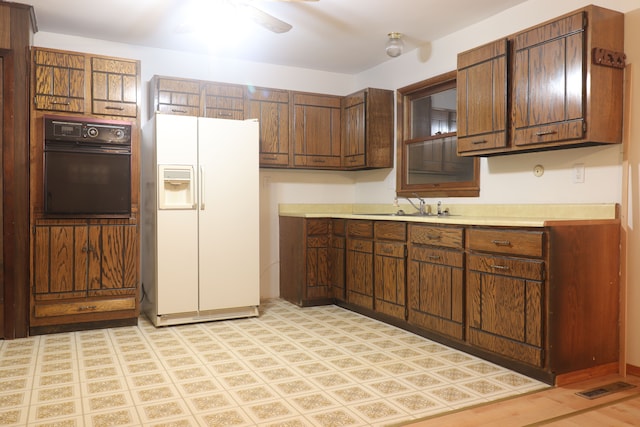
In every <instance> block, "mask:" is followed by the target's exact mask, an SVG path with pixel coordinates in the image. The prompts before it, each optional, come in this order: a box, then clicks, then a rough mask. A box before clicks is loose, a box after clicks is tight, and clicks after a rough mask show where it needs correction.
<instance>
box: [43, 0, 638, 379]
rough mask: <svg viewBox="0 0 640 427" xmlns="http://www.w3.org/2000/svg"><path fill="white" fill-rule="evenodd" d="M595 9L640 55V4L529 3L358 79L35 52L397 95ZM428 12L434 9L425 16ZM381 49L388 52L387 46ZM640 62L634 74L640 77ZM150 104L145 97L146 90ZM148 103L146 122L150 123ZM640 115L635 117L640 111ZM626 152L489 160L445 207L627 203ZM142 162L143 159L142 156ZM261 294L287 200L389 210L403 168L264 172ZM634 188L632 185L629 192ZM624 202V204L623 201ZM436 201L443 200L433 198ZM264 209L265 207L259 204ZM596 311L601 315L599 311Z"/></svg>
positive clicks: (185, 73)
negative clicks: (619, 16)
mask: <svg viewBox="0 0 640 427" xmlns="http://www.w3.org/2000/svg"><path fill="white" fill-rule="evenodd" d="M591 3H595V4H598V5H600V6H603V7H608V8H611V9H615V10H619V11H621V12H630V11H634V12H633V14H628V16H627V23H626V40H627V44H626V47H625V51H626V53H627V57H628V58H627V62H628V63H630V64H632V63H633V61H634V60H635V61H636V62H637V61H638V60H639V58H640V46H639V45H638V44H637V43H631V42H630V41H631V40H640V34H639V33H638V28H640V13H638V10H637V9H638V0H609V1H595V2H594V1H590V0H562V1H557V0H528V1H527V2H525V3H523V4H520V5H518V6H515V7H513V8H512V9H509V10H507V11H506V12H503V13H501V14H499V15H497V16H495V17H493V18H490V19H487V20H485V21H483V22H480V23H478V24H476V25H473V26H471V27H468V28H466V29H464V30H462V31H459V32H457V33H455V34H452V35H450V36H448V37H445V38H443V39H440V40H435V41H432V42H431V43H429V44H427V45H425V46H423V47H421V48H419V49H416V50H414V51H412V52H407V53H405V54H403V55H402V56H400V57H398V58H395V59H393V60H389V61H387V62H385V63H384V64H382V65H380V66H378V67H375V68H373V69H371V70H368V71H366V72H363V73H361V74H359V75H355V76H351V75H344V74H334V73H326V72H320V71H313V70H308V69H297V68H290V67H279V66H274V65H268V64H256V63H249V62H243V61H225V60H217V59H212V58H209V57H206V56H200V55H192V54H186V53H182V52H174V51H166V50H159V49H148V48H142V47H139V46H128V45H122V44H118V43H110V42H104V41H99V40H92V39H84V38H79V37H72V36H63V35H58V34H52V33H37V34H36V36H35V39H34V44H35V45H36V46H43V47H51V48H58V49H66V50H75V51H80V52H93V53H97V54H105V55H113V56H120V57H125V58H136V59H140V60H141V61H142V79H143V82H146V81H148V80H149V78H150V77H151V76H152V75H154V74H160V75H168V76H176V77H188V78H198V79H203V80H212V81H221V82H229V83H240V84H253V85H260V86H268V87H277V88H283V89H291V90H303V91H312V92H321V93H333V94H339V95H344V94H348V93H351V92H353V91H355V90H358V89H361V88H364V87H368V86H369V87H380V88H386V89H394V90H395V89H397V88H400V87H403V86H406V85H409V84H411V83H415V82H417V81H420V80H424V79H427V78H429V77H433V76H435V75H438V74H441V73H444V72H447V71H451V70H453V69H455V66H456V55H457V53H458V52H461V51H464V50H467V49H470V48H473V47H475V46H479V45H481V44H483V43H486V42H489V41H492V40H495V39H497V38H500V37H504V36H506V35H509V34H512V33H515V32H517V31H520V30H522V29H525V28H527V27H530V26H533V25H536V24H539V23H540V22H543V21H546V20H549V19H552V18H554V17H556V16H558V15H561V14H564V13H567V12H570V11H572V10H575V9H578V8H580V7H583V6H585V5H588V4H591ZM412 13H425V14H428V13H429V10H428V3H427V2H425V10H424V11H413V12H412ZM381 48H382V47H381ZM639 69H640V65H638V64H636V67H635V69H634V74H633V75H634V76H635V79H636V81H637V80H638V78H639V77H638V74H639V73H640V71H639ZM638 87H640V85H636V87H635V88H633V93H632V101H631V102H630V103H629V104H630V105H631V106H632V107H633V108H635V111H640V89H638ZM143 90H144V92H143V100H146V99H147V91H146V85H145V87H144V88H143ZM146 108H147V105H146V103H143V120H144V118H146V116H147V114H146ZM635 115H636V116H637V113H636V114H635ZM639 127H640V124H639V123H637V122H635V123H630V125H629V129H628V131H627V132H626V135H627V136H628V138H627V139H628V141H627V144H628V146H629V147H630V148H629V151H628V153H625V154H624V155H625V156H626V157H628V159H626V160H625V161H624V164H625V171H626V170H628V171H629V174H630V179H629V182H630V185H629V197H630V203H629V210H628V212H623V214H624V215H625V217H624V218H623V220H625V221H626V223H627V224H628V230H627V234H628V240H629V242H628V244H627V246H628V249H629V257H628V259H629V263H628V270H629V271H628V274H629V278H628V287H629V290H628V301H629V306H631V307H636V309H633V308H632V309H630V310H629V319H628V321H627V324H628V332H627V345H628V351H627V355H626V356H627V359H628V362H629V363H631V364H633V365H635V366H640V311H639V310H637V307H640V265H638V263H637V262H634V260H637V259H638V258H639V256H640V207H639V206H640V202H639V201H638V197H639V196H638V194H640V193H639V192H638V188H640V178H639V176H640V173H639V171H638V169H639V167H638V165H639V163H640V129H639ZM622 148H623V146H619V145H618V146H610V147H591V148H579V149H571V150H561V151H553V152H546V153H531V154H517V155H512V156H505V157H494V158H490V159H482V162H481V178H480V179H481V192H480V197H479V198H474V199H467V198H461V199H450V200H446V201H444V202H445V203H598V202H616V203H621V202H623V201H624V200H626V196H627V194H626V193H625V194H624V195H623V186H622V176H623V152H622ZM143 161H144V159H143ZM576 163H582V164H584V166H585V182H584V183H581V184H575V183H573V179H572V169H573V165H574V164H576ZM537 164H541V165H543V166H544V168H545V174H544V175H543V176H542V177H540V178H536V177H534V176H533V173H532V169H533V166H534V165H537ZM260 176H261V198H260V206H259V209H260V212H261V232H260V239H261V267H262V280H261V295H262V297H265V298H266V297H275V296H277V295H278V292H279V291H278V283H279V273H278V268H279V264H278V263H279V257H278V215H277V207H278V204H279V203H391V202H392V200H393V197H394V196H395V191H394V189H395V169H385V170H375V171H360V172H342V173H336V172H310V171H286V170H276V169H262V170H261V173H260ZM625 188H626V186H625ZM623 196H624V197H623ZM430 202H431V203H433V202H435V200H433V201H430ZM256 208H258V207H256ZM596 309H597V308H596Z"/></svg>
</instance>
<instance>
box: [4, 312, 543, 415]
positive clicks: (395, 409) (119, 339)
mask: <svg viewBox="0 0 640 427" xmlns="http://www.w3.org/2000/svg"><path fill="white" fill-rule="evenodd" d="M260 311H261V315H260V317H257V318H250V319H237V320H228V321H218V322H208V323H199V324H191V325H184V326H173V327H164V328H157V329H156V328H155V327H154V326H153V325H152V324H151V323H150V322H149V321H148V320H147V319H145V318H143V317H141V318H140V321H139V324H138V326H132V327H124V328H113V329H100V330H93V331H84V332H73V333H63V334H53V335H42V336H34V337H29V338H24V339H17V340H11V341H0V425H1V426H5V425H19V426H52V427H53V426H56V427H66V426H78V427H80V426H176V427H180V426H216V427H218V426H282V427H284V426H292V427H293V426H305V427H306V426H327V427H328V426H384V425H393V424H397V423H403V422H406V421H409V420H412V419H416V418H421V417H425V416H428V415H433V414H437V413H441V412H444V411H449V410H451V409H458V408H462V407H465V406H469V405H475V404H478V403H482V402H486V401H491V400H494V399H500V398H504V397H507V396H512V395H516V394H520V393H524V392H529V391H532V390H536V389H542V388H545V387H547V385H545V384H543V383H541V382H538V381H536V380H533V379H530V378H527V377H525V376H523V375H520V374H518V373H515V372H512V371H510V370H507V369H505V368H502V367H499V366H496V365H494V364H491V363H489V362H486V361H483V360H481V359H478V358H476V357H473V356H470V355H468V354H465V353H462V352H460V351H457V350H453V349H451V348H448V347H445V346H443V345H441V344H438V343H435V342H432V341H429V340H427V339H425V338H422V337H419V336H416V335H414V334H411V333H409V332H406V331H403V330H401V329H398V328H395V327H393V326H389V325H386V324H384V323H381V322H378V321H376V320H373V319H370V318H367V317H364V316H361V315H359V314H356V313H353V312H350V311H348V310H345V309H342V308H340V307H336V306H324V307H312V308H303V309H301V308H299V307H297V306H295V305H292V304H289V303H287V302H285V301H282V300H269V301H264V302H263V304H262V306H261V310H260Z"/></svg>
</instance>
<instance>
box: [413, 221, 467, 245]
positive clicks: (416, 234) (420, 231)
mask: <svg viewBox="0 0 640 427" xmlns="http://www.w3.org/2000/svg"><path fill="white" fill-rule="evenodd" d="M462 232H463V229H462V228H453V227H451V228H449V227H434V226H431V225H416V224H411V225H409V242H411V243H413V244H418V245H433V246H445V247H448V248H462V235H463V233H462Z"/></svg>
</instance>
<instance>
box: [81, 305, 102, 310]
mask: <svg viewBox="0 0 640 427" xmlns="http://www.w3.org/2000/svg"><path fill="white" fill-rule="evenodd" d="M96 308H98V306H97V305H81V306H80V307H78V311H87V310H95V309H96Z"/></svg>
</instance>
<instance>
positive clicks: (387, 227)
mask: <svg viewBox="0 0 640 427" xmlns="http://www.w3.org/2000/svg"><path fill="white" fill-rule="evenodd" d="M374 237H375V247H374V253H375V256H374V271H373V277H374V280H373V283H374V289H373V290H374V297H375V304H374V309H375V311H376V312H378V313H383V314H386V315H388V316H392V317H395V318H398V319H402V320H405V319H406V307H407V284H406V282H407V280H406V275H407V261H406V260H407V224H405V223H404V222H396V221H376V222H375V223H374Z"/></svg>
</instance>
